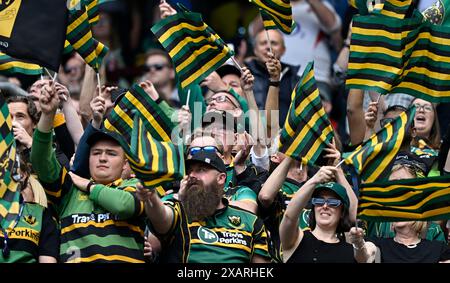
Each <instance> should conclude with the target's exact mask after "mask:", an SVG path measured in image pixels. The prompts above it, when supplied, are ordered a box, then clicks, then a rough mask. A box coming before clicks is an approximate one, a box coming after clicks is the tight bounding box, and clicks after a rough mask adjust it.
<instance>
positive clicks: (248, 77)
mask: <svg viewBox="0 0 450 283" xmlns="http://www.w3.org/2000/svg"><path fill="white" fill-rule="evenodd" d="M254 83H255V77H254V76H253V74H252V72H250V70H249V69H248V68H247V67H242V74H241V85H242V89H243V90H244V91H251V90H253V84H254Z"/></svg>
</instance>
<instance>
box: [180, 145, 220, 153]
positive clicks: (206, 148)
mask: <svg viewBox="0 0 450 283" xmlns="http://www.w3.org/2000/svg"><path fill="white" fill-rule="evenodd" d="M200 151H204V152H213V153H217V152H219V153H222V152H221V151H220V150H219V149H218V148H217V147H215V146H212V145H208V146H193V147H190V148H189V149H188V153H189V154H190V155H196V154H197V153H199V152H200Z"/></svg>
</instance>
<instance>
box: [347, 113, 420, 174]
mask: <svg viewBox="0 0 450 283" xmlns="http://www.w3.org/2000/svg"><path fill="white" fill-rule="evenodd" d="M415 113H416V108H415V106H412V107H410V108H409V109H408V110H407V111H406V112H403V113H402V114H400V116H399V117H397V118H395V120H394V121H392V122H391V123H388V124H386V125H385V126H384V127H383V128H382V129H381V130H380V131H378V132H377V133H375V134H373V135H372V136H371V137H370V138H369V139H368V140H367V141H365V142H364V143H362V144H361V145H360V146H359V147H357V148H356V149H355V150H354V151H353V152H350V153H346V154H344V160H345V163H346V164H347V165H352V166H353V167H354V169H355V171H356V172H357V174H358V175H359V177H360V178H361V180H363V181H365V182H375V181H377V180H381V179H387V176H388V174H389V171H390V169H391V168H390V167H391V164H392V161H393V160H394V159H395V157H396V156H397V153H398V151H399V149H400V147H401V145H402V142H403V139H404V137H405V135H406V134H407V132H408V128H409V127H410V125H411V122H412V121H413V119H414V115H415Z"/></svg>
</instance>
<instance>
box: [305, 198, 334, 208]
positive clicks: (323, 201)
mask: <svg viewBox="0 0 450 283" xmlns="http://www.w3.org/2000/svg"><path fill="white" fill-rule="evenodd" d="M311 203H312V204H313V205H314V206H324V205H325V204H327V206H330V207H338V206H340V205H341V204H342V201H341V200H340V199H335V198H328V199H325V198H312V199H311Z"/></svg>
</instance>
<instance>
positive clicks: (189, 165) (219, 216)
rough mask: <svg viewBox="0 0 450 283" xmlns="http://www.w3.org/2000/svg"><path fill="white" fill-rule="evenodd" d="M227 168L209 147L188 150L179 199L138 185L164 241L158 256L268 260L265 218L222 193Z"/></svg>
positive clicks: (187, 259)
mask: <svg viewBox="0 0 450 283" xmlns="http://www.w3.org/2000/svg"><path fill="white" fill-rule="evenodd" d="M225 172H226V168H225V164H224V163H223V161H222V159H220V157H219V156H218V155H217V153H215V152H214V151H211V150H210V148H209V147H207V148H200V149H199V150H198V151H197V152H195V153H190V154H189V155H188V158H187V160H186V173H187V176H185V178H184V179H183V180H182V181H181V185H180V191H179V200H176V199H170V200H168V201H166V202H164V203H163V202H162V201H161V200H160V199H159V197H158V195H157V194H156V192H155V191H154V190H153V189H148V188H143V187H142V186H138V197H139V198H140V199H141V200H142V201H144V202H145V210H146V213H147V217H148V218H149V220H150V223H151V227H150V228H151V230H152V233H153V234H154V235H155V236H157V237H158V238H159V240H160V241H161V244H162V251H161V253H160V262H171V263H173V262H175V263H180V262H181V263H186V262H189V263H191V262H197V263H200V262H201V263H219V262H220V263H250V262H268V261H269V260H270V257H269V254H268V246H267V234H266V229H265V227H264V224H263V222H262V220H261V219H259V218H257V216H256V215H254V214H252V213H250V212H248V211H246V210H243V209H240V208H238V207H234V206H231V205H229V203H228V200H227V199H226V198H224V197H223V195H224V190H223V189H224V185H225V181H226V173H225Z"/></svg>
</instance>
